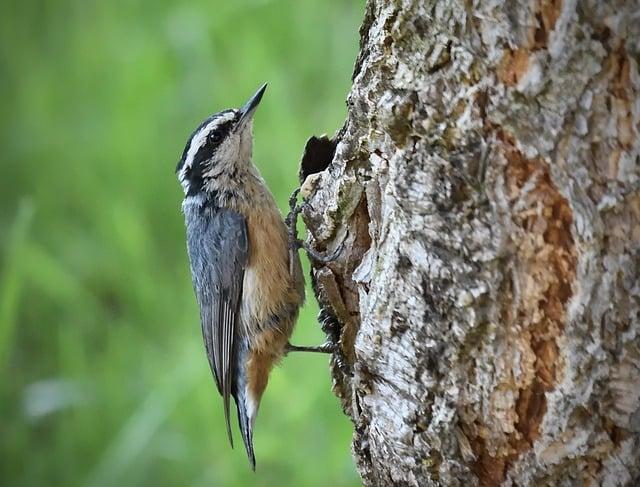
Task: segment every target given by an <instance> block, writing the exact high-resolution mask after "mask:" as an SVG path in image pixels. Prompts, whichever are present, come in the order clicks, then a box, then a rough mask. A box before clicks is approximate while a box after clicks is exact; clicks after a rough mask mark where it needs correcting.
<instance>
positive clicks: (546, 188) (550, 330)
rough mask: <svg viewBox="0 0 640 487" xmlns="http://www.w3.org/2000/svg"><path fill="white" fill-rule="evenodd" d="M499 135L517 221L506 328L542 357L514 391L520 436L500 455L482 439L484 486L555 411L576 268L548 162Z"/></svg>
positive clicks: (565, 209)
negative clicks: (550, 402)
mask: <svg viewBox="0 0 640 487" xmlns="http://www.w3.org/2000/svg"><path fill="white" fill-rule="evenodd" d="M499 136H500V139H501V140H502V142H503V146H502V154H503V156H504V160H505V163H506V164H505V168H504V177H505V179H504V181H505V186H506V188H505V189H506V193H507V197H508V200H509V205H510V212H511V215H510V217H511V222H512V224H513V230H512V232H511V235H510V238H511V245H512V270H513V271H512V276H511V281H512V284H509V289H507V290H505V292H506V293H509V294H510V295H511V296H512V299H510V300H508V301H509V306H510V307H509V308H508V309H505V310H504V313H503V319H504V321H505V323H504V326H505V328H506V330H507V340H509V341H510V343H511V345H512V347H516V346H520V347H522V346H524V347H527V348H528V350H525V351H526V352H527V353H528V355H529V356H531V352H532V355H533V356H534V357H535V359H534V361H533V364H531V363H523V364H521V366H522V368H523V369H525V370H524V371H523V372H522V376H521V377H518V378H514V384H513V385H511V386H509V387H513V388H517V394H518V396H517V400H516V404H515V413H516V415H517V421H516V423H515V424H514V427H515V430H516V432H515V433H512V434H510V435H506V437H505V443H504V448H499V449H498V450H497V451H496V452H495V453H494V454H493V455H492V454H489V453H488V452H487V451H486V450H485V449H484V448H483V444H484V441H483V440H481V439H480V438H475V441H474V442H473V446H474V453H475V454H476V457H477V461H476V462H475V464H474V471H475V473H476V475H477V476H478V478H479V481H480V485H483V486H488V485H498V484H499V483H501V482H502V480H504V478H505V476H506V473H507V471H508V468H509V465H510V464H512V463H513V462H514V461H515V460H517V458H518V457H520V455H522V453H524V452H525V451H527V450H529V449H530V448H531V447H532V446H533V443H534V442H535V441H536V439H537V438H538V437H539V435H540V424H541V423H542V420H543V418H544V415H545V414H546V412H547V403H546V397H545V394H546V393H547V392H549V391H551V390H553V388H554V387H555V385H556V383H557V380H558V375H559V370H560V369H561V363H560V354H559V349H558V345H557V342H556V339H557V338H558V337H559V336H560V335H561V334H562V332H563V330H564V322H565V311H566V305H567V302H568V300H569V298H570V297H571V294H572V290H571V287H572V283H573V281H574V279H575V269H576V251H575V248H574V240H573V236H572V234H571V226H572V223H573V214H572V211H571V207H570V206H569V203H568V202H567V200H566V199H565V198H564V197H563V196H562V195H561V194H560V192H559V191H558V189H557V187H556V186H555V184H554V183H553V181H552V179H551V175H550V173H549V168H548V166H547V164H546V162H545V161H543V160H542V159H527V158H525V157H524V155H523V154H522V153H521V152H519V151H518V150H517V149H516V147H515V142H514V140H513V139H512V138H511V137H510V136H508V135H506V134H504V133H501V134H499ZM516 344H518V345H516ZM516 384H517V385H516ZM494 443H495V442H494Z"/></svg>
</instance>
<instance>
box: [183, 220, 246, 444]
mask: <svg viewBox="0 0 640 487" xmlns="http://www.w3.org/2000/svg"><path fill="white" fill-rule="evenodd" d="M187 245H188V250H189V261H190V264H191V276H192V278H193V285H194V289H195V292H196V298H197V300H198V305H199V306H200V322H201V324H202V336H203V338H204V344H205V348H206V351H207V357H208V359H209V365H210V366H211V370H212V372H213V375H214V377H215V380H216V385H217V386H218V391H219V392H220V394H222V397H223V401H224V414H225V420H226V425H227V435H228V436H229V441H230V443H231V445H232V446H233V439H232V436H231V426H230V423H229V398H230V396H231V393H232V387H233V384H232V381H233V371H232V363H233V356H232V355H233V350H234V336H235V333H236V330H235V329H236V326H237V325H238V314H239V306H240V297H241V295H242V280H243V277H244V269H245V267H246V264H247V259H248V255H249V241H248V238H247V226H246V222H245V219H244V217H243V216H242V215H240V214H239V213H236V212H235V211H232V210H225V209H206V210H203V211H202V212H201V215H200V218H198V219H197V220H196V221H194V222H192V223H191V224H189V225H188V226H187Z"/></svg>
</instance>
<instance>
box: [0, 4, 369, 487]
mask: <svg viewBox="0 0 640 487" xmlns="http://www.w3.org/2000/svg"><path fill="white" fill-rule="evenodd" d="M363 8H364V6H363V2H361V1H354V0H315V1H314V0H271V1H269V0H254V1H232V0H229V1H206V0H196V1H192V2H179V1H169V0H155V1H153V0H134V1H127V2H125V1H104V2H96V1H86V0H85V1H81V0H58V1H53V0H49V1H45V0H41V1H35V0H22V1H18V0H3V2H1V3H0V114H1V116H0V149H1V152H0V169H1V174H0V485H3V486H12V487H13V486H40V485H43V486H44V485H47V486H50V485H53V486H58V485H63V486H73V485H87V486H112V485H154V486H165V485H167V486H174V485H193V486H200V485H202V486H204V485H207V486H210V485H220V486H236V485H238V486H240V485H241V486H245V485H257V486H271V485H278V486H280V485H281V486H289V485H291V486H316V485H317V486H325V485H331V486H334V487H337V486H355V485H359V480H358V477H357V475H356V473H355V470H354V467H353V465H352V461H351V456H350V450H349V448H350V447H349V444H350V438H351V425H350V423H349V421H348V419H347V418H346V417H345V416H344V415H343V414H342V412H341V409H340V406H339V403H338V401H337V399H336V398H335V397H334V396H333V395H332V393H331V392H330V378H329V373H328V366H327V365H328V358H327V357H326V356H319V355H314V354H312V355H292V356H290V357H288V358H286V359H285V360H284V361H283V363H282V365H281V366H280V367H279V368H277V369H276V370H275V371H274V373H273V374H272V378H271V381H270V385H269V388H268V390H267V392H266V394H265V397H264V400H263V402H262V406H261V410H260V415H259V417H258V421H257V425H256V433H255V446H256V455H257V463H258V466H257V469H258V470H257V473H255V474H254V473H252V472H251V471H250V468H249V465H248V462H247V459H246V457H245V454H244V451H243V449H242V447H241V445H240V443H241V442H240V438H239V435H238V433H237V429H234V431H235V432H236V434H235V436H236V443H237V445H236V448H235V450H231V449H230V448H229V446H228V444H227V440H226V437H225V432H224V426H223V415H222V407H221V400H220V398H219V396H218V393H217V391H216V390H215V385H214V382H213V379H212V378H211V375H210V372H209V367H208V364H207V361H206V358H205V354H204V348H203V345H202V342H201V336H200V325H199V323H198V312H197V308H196V303H195V299H194V296H193V292H192V288H191V282H190V277H189V274H188V267H187V257H186V251H185V242H184V229H183V221H182V216H181V214H180V202H181V199H182V194H181V190H180V188H179V185H178V183H177V181H176V179H175V176H174V168H175V164H176V162H177V160H178V158H179V156H180V154H181V152H182V149H183V146H184V143H185V141H186V139H187V137H188V135H189V133H190V132H191V130H192V129H193V128H194V127H195V126H196V125H197V124H198V123H199V122H200V121H201V120H202V119H203V118H205V117H206V116H207V115H209V114H210V113H212V112H214V111H217V110H219V109H222V108H226V107H229V106H238V105H239V104H240V103H242V102H243V101H244V100H246V99H247V97H248V96H249V95H251V94H252V93H253V92H254V91H255V89H256V88H257V87H258V86H259V85H260V84H261V83H263V82H268V83H269V88H268V90H267V92H266V95H265V98H264V99H263V101H262V104H261V106H260V109H259V110H258V113H257V115H256V121H255V144H254V147H255V151H254V159H255V161H256V163H257V165H258V166H259V168H260V170H261V171H262V174H263V175H264V177H265V179H266V180H267V183H268V184H269V186H270V187H271V188H272V190H273V191H274V193H275V195H276V198H277V200H278V203H279V205H280V207H281V209H282V210H285V209H286V202H287V197H288V195H289V193H290V192H291V190H292V189H293V188H294V187H295V186H296V172H297V164H298V161H299V158H300V155H301V153H302V149H303V146H304V142H305V140H306V138H307V137H308V136H309V135H311V134H314V133H315V134H320V133H323V132H327V133H330V134H331V133H333V132H334V130H336V129H337V128H338V127H339V126H340V124H341V123H342V121H343V120H344V118H345V116H346V110H345V105H344V99H345V96H346V94H347V91H348V89H349V86H350V75H351V71H352V67H353V62H354V60H355V57H356V53H357V40H358V26H359V23H360V20H361V17H362V13H363ZM308 296H309V299H308V303H307V305H306V306H305V308H304V310H303V312H302V315H301V319H300V321H299V323H298V328H297V331H296V334H295V336H294V339H295V340H294V342H295V343H299V344H318V343H321V342H322V340H323V338H324V337H323V335H322V332H321V331H320V329H319V325H318V324H317V322H316V321H315V315H316V312H317V308H316V305H315V302H314V299H313V297H312V295H311V294H310V292H309V293H308ZM234 427H235V424H234Z"/></svg>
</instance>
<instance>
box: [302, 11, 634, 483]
mask: <svg viewBox="0 0 640 487" xmlns="http://www.w3.org/2000/svg"><path fill="white" fill-rule="evenodd" d="M361 36H362V38H361V51H360V55H359V58H358V60H357V63H356V68H355V72H354V82H353V88H352V90H351V92H350V94H349V98H348V106H349V114H348V119H347V121H346V123H345V126H344V127H343V129H342V130H341V131H340V133H339V134H338V136H337V139H336V142H337V148H336V151H335V154H334V155H333V158H332V161H331V164H330V165H329V166H328V167H327V169H326V170H324V171H321V172H318V173H317V174H314V175H312V176H309V177H308V178H307V179H306V183H305V185H304V186H303V194H304V196H305V199H306V202H307V207H306V210H305V212H304V219H305V223H306V225H307V227H308V229H309V231H310V237H309V238H310V242H312V243H313V245H315V246H316V247H317V248H318V249H328V250H333V249H336V248H338V247H339V246H340V245H341V244H342V245H343V249H342V251H341V253H340V257H339V258H338V259H337V260H336V261H335V262H332V263H329V264H328V265H326V266H322V265H316V266H314V270H313V278H314V285H315V289H316V294H317V297H318V300H319V301H320V303H321V305H322V306H323V307H324V309H325V312H326V313H329V314H331V315H333V316H334V318H335V320H334V321H337V323H338V326H339V335H340V339H341V341H340V345H341V353H340V354H336V356H335V357H334V361H333V368H332V373H333V376H334V379H335V391H336V393H337V394H338V396H339V397H340V398H341V400H342V403H343V406H344V409H345V412H346V413H347V414H349V415H350V416H351V418H352V419H353V422H354V425H355V434H354V441H353V453H354V457H355V460H356V463H357V466H358V469H359V471H360V473H361V475H362V478H363V480H364V482H365V484H367V485H420V486H423V485H500V484H503V485H599V484H600V483H603V484H605V485H640V483H639V480H638V479H639V476H640V337H639V329H640V325H639V322H640V282H639V275H640V273H639V270H640V250H639V249H640V193H639V188H640V155H639V153H640V142H639V137H638V133H639V130H640V129H639V121H640V98H639V93H640V76H639V74H638V63H639V61H640V49H639V48H640V5H639V4H638V2H637V1H627V2H625V1H620V0H618V1H616V0H611V1H607V2H605V1H594V0H585V1H580V2H577V1H575V0H531V1H527V0H492V1H477V0H465V1H462V0H449V1H444V0H443V1H426V0H422V1H421V0H395V1H392V0H386V1H382V0H370V1H369V2H368V4H367V10H366V15H365V19H364V23H363V26H362V29H361ZM320 152H322V151H320ZM328 153H329V154H330V155H329V159H331V151H328ZM318 157H319V158H320V159H322V156H318ZM324 157H326V155H325V156H324ZM329 162H330V161H329V160H325V161H324V163H323V161H322V160H320V161H315V164H316V165H318V166H319V167H316V168H315V169H313V170H308V171H307V172H313V171H314V170H319V169H322V168H323V167H324V166H326V164H328V163H329ZM329 321H331V320H329ZM342 360H344V362H346V364H345V365H346V366H343V367H339V366H338V362H340V361H342Z"/></svg>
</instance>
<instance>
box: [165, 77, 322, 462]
mask: <svg viewBox="0 0 640 487" xmlns="http://www.w3.org/2000/svg"><path fill="white" fill-rule="evenodd" d="M266 87H267V85H266V84H264V85H262V86H261V87H260V88H259V89H258V90H257V92H256V93H255V94H254V95H253V96H252V97H251V98H250V99H249V100H248V101H247V102H246V103H245V104H244V105H242V106H241V107H240V108H231V109H226V110H222V111H220V112H217V113H215V114H213V115H211V116H210V117H208V118H207V119H205V120H204V121H203V122H202V123H201V124H200V125H199V126H198V127H197V128H196V129H195V130H194V131H193V133H192V134H191V136H190V137H189V139H188V140H187V143H186V145H185V147H184V151H183V153H182V157H181V158H180V160H179V162H178V165H177V167H176V174H177V177H178V180H179V182H180V184H181V186H182V189H183V191H184V199H183V202H182V212H183V214H184V219H185V227H186V240H187V254H188V258H189V267H190V270H191V277H192V283H193V288H194V292H195V296H196V301H197V303H198V306H199V309H200V323H201V328H202V337H203V339H204V345H205V350H206V355H207V358H208V361H209V366H210V368H211V371H212V373H213V376H214V379H215V383H216V386H217V389H218V391H219V393H220V394H221V396H222V399H223V408H224V416H225V423H226V430H227V436H228V438H229V442H230V444H231V447H233V436H232V433H231V423H230V408H231V405H230V402H231V398H233V399H234V401H235V404H236V411H237V417H238V425H239V429H240V433H241V436H242V440H243V443H244V446H245V449H246V452H247V456H248V458H249V463H250V465H251V468H252V469H253V470H254V471H255V468H256V460H255V453H254V448H253V429H254V424H255V421H256V416H257V414H258V409H259V406H260V401H261V398H262V395H263V393H264V391H265V388H266V386H267V382H268V379H269V373H270V372H271V370H272V368H273V367H274V365H275V364H277V363H278V362H279V361H280V360H281V358H282V357H283V356H284V355H286V353H288V351H291V350H296V349H299V350H304V351H325V352H326V351H328V347H327V346H324V347H323V346H321V347H295V346H293V345H291V344H290V343H289V338H290V337H291V334H292V332H293V328H294V326H295V324H296V320H297V317H298V313H299V310H300V307H301V306H302V304H303V302H304V299H305V287H304V277H303V273H302V267H301V264H300V257H299V255H298V252H297V251H296V249H297V248H299V247H300V246H302V245H303V243H302V242H301V241H299V240H297V236H296V235H295V231H292V230H291V229H290V228H288V227H287V224H286V223H285V220H284V219H283V217H282V215H281V213H280V211H279V209H278V206H277V204H276V201H275V199H274V196H273V195H272V193H271V192H270V191H269V189H268V187H267V185H266V183H265V181H264V179H263V178H262V176H261V174H260V171H259V170H258V168H257V167H256V165H255V164H254V163H253V161H252V152H253V148H252V147H253V133H252V132H253V118H254V114H255V112H256V109H257V107H258V105H259V104H260V101H261V100H262V97H263V95H264V92H265V90H266ZM298 212H299V211H298ZM293 225H294V227H295V223H293ZM292 235H294V237H295V238H294V241H293V243H292V241H291V236H292ZM317 257H318V258H319V259H322V256H321V255H317Z"/></svg>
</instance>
